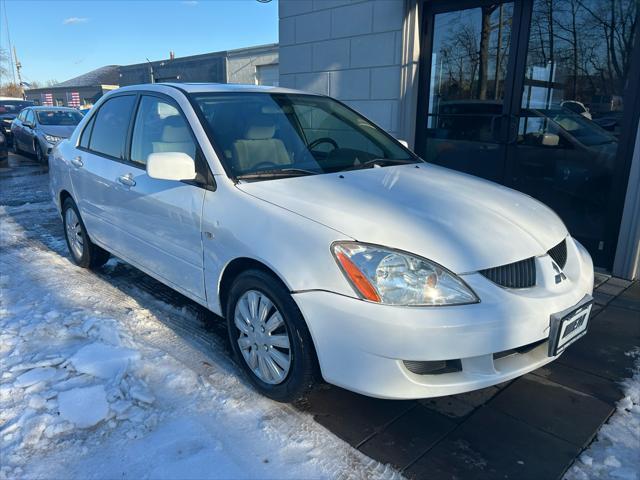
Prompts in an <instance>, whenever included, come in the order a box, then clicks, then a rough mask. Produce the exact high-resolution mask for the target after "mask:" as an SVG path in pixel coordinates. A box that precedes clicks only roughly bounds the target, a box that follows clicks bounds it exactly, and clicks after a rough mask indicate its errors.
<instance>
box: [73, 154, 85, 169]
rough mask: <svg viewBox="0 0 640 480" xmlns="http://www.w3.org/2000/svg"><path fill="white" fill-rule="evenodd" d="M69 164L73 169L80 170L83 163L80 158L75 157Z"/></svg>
mask: <svg viewBox="0 0 640 480" xmlns="http://www.w3.org/2000/svg"><path fill="white" fill-rule="evenodd" d="M71 164H72V165H73V166H74V167H78V168H80V167H82V166H83V165H84V162H83V161H82V157H81V156H80V155H78V156H77V157H75V158H72V159H71Z"/></svg>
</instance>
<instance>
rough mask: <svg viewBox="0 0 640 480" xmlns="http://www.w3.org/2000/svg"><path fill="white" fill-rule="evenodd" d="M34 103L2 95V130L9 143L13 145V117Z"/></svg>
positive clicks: (0, 119) (0, 121)
mask: <svg viewBox="0 0 640 480" xmlns="http://www.w3.org/2000/svg"><path fill="white" fill-rule="evenodd" d="M32 105H33V102H29V101H27V100H22V99H21V98H11V97H0V132H2V133H3V134H4V136H5V140H6V142H7V144H8V145H11V141H12V139H11V123H12V122H13V119H14V118H16V117H17V116H18V114H19V113H20V112H21V111H22V110H23V109H24V108H26V107H30V106H32Z"/></svg>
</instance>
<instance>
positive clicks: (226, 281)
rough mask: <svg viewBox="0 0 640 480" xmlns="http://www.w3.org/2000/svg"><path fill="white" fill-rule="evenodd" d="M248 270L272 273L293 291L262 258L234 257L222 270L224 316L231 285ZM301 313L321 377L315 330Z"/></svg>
mask: <svg viewBox="0 0 640 480" xmlns="http://www.w3.org/2000/svg"><path fill="white" fill-rule="evenodd" d="M247 270H260V271H262V272H265V273H267V274H270V275H272V276H273V277H274V278H275V279H276V280H277V281H279V282H280V283H281V285H282V286H283V287H284V288H286V289H287V291H288V292H291V291H292V290H291V287H290V286H289V285H287V283H286V282H285V281H284V280H283V279H282V277H281V276H280V275H279V274H278V273H277V272H276V271H274V270H273V269H272V268H271V267H269V266H268V265H266V264H265V263H263V262H261V261H260V260H256V259H255V258H250V257H238V258H234V259H233V260H231V261H230V262H229V263H228V264H227V265H226V267H225V268H224V270H223V271H222V274H221V276H220V282H219V284H218V301H219V302H220V303H219V305H220V310H221V313H222V316H223V317H224V316H225V315H226V310H227V300H228V294H229V290H230V288H231V285H232V284H233V280H234V279H235V278H237V277H238V275H240V274H241V273H242V272H246V271H247ZM293 302H294V304H296V306H297V302H296V300H295V298H293ZM298 310H300V307H298ZM300 314H301V316H302V319H303V321H304V323H305V324H306V326H307V330H308V332H309V337H310V338H311V348H312V354H313V359H314V362H315V365H314V368H315V372H316V373H315V375H316V376H317V377H318V378H320V377H321V376H322V374H321V369H320V362H319V358H318V348H317V345H316V340H315V338H314V336H313V332H312V330H311V328H309V323H308V322H307V319H306V318H305V317H304V314H302V311H300Z"/></svg>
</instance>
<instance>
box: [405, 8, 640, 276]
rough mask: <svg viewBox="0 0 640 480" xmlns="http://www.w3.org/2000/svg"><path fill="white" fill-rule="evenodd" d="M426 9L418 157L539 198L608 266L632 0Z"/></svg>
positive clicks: (614, 236) (629, 55) (619, 165)
mask: <svg viewBox="0 0 640 480" xmlns="http://www.w3.org/2000/svg"><path fill="white" fill-rule="evenodd" d="M424 7H425V8H424V18H423V31H424V32H425V36H424V38H423V42H422V46H423V50H422V51H423V52H426V53H425V54H424V55H423V59H422V64H421V79H422V80H421V89H420V96H419V106H418V118H417V122H416V125H417V128H416V150H417V152H418V153H419V154H420V155H421V156H423V157H424V158H425V159H426V160H427V161H430V162H433V163H437V164H440V165H444V166H447V167H450V168H454V169H457V170H461V171H464V172H467V173H471V174H473V175H478V176H481V177H484V178H487V179H490V180H493V181H496V182H500V183H503V184H505V185H507V186H510V187H512V188H515V189H516V190H520V191H522V192H525V193H527V194H529V195H532V196H533V197H535V198H538V199H539V200H541V201H542V202H544V203H546V204H547V205H549V206H550V207H551V208H552V209H554V210H555V211H556V212H557V213H558V215H560V217H561V218H562V219H563V221H564V222H565V223H566V225H567V227H568V228H569V231H570V232H571V234H572V235H573V236H575V237H576V238H577V239H578V240H579V241H580V242H581V243H583V244H584V245H585V247H587V249H588V250H589V251H590V253H591V255H592V256H593V258H594V262H595V264H596V265H597V266H601V267H605V268H610V267H611V264H612V261H613V252H614V249H615V242H616V239H617V229H618V225H619V220H620V216H621V211H620V209H619V208H617V209H616V208H614V205H616V202H615V201H614V198H615V196H616V195H618V194H619V192H618V191H617V189H620V188H624V187H625V186H626V184H620V185H616V179H619V178H621V177H622V178H623V179H624V172H623V171H624V169H625V168H628V167H627V166H626V165H625V162H624V161H622V160H621V159H620V158H619V157H618V155H617V150H618V143H619V141H620V135H621V132H622V123H623V112H624V98H625V95H626V93H627V92H626V89H628V88H637V87H635V86H634V85H633V82H630V81H629V72H630V70H631V62H632V60H633V58H634V56H633V54H632V47H633V45H634V41H635V39H634V32H635V30H636V29H635V28H634V27H635V25H636V22H637V15H638V12H637V8H638V3H637V2H636V0H522V1H518V2H516V3H515V4H514V3H512V2H498V1H493V2H487V1H482V0H476V1H474V0H461V1H460V0H459V1H438V0H432V1H429V2H425V4H424ZM636 56H637V55H636ZM635 61H637V60H635Z"/></svg>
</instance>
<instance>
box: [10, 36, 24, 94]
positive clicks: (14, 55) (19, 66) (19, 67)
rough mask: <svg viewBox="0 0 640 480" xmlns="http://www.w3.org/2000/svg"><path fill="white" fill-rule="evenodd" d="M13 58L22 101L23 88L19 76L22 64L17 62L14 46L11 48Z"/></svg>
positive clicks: (20, 76)
mask: <svg viewBox="0 0 640 480" xmlns="http://www.w3.org/2000/svg"><path fill="white" fill-rule="evenodd" d="M13 58H14V59H15V61H16V73H17V74H18V86H19V87H20V93H21V94H22V98H23V99H24V87H23V85H22V75H20V70H22V64H21V63H20V60H18V54H17V53H16V46H15V45H14V46H13Z"/></svg>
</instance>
